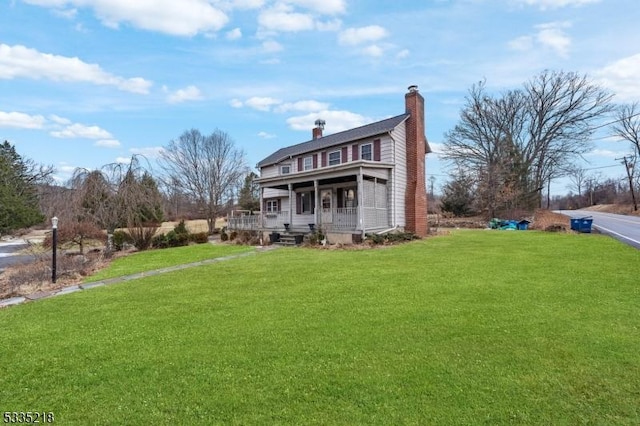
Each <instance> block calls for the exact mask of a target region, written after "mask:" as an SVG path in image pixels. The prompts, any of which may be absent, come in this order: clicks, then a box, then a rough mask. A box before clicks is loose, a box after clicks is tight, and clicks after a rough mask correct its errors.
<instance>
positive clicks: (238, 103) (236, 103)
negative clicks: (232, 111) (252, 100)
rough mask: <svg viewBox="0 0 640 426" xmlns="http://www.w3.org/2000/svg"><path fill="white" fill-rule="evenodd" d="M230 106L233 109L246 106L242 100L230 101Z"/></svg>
mask: <svg viewBox="0 0 640 426" xmlns="http://www.w3.org/2000/svg"><path fill="white" fill-rule="evenodd" d="M229 105H231V107H233V108H242V107H243V106H244V103H243V102H242V101H241V100H240V99H231V100H230V101H229Z"/></svg>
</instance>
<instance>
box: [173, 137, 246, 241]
mask: <svg viewBox="0 0 640 426" xmlns="http://www.w3.org/2000/svg"><path fill="white" fill-rule="evenodd" d="M161 166H162V168H163V170H164V172H165V176H164V180H165V182H171V183H172V184H173V185H177V186H179V187H180V189H181V190H182V192H184V193H186V194H188V195H189V196H190V197H191V198H193V199H194V200H195V201H196V202H197V203H198V205H199V207H200V208H201V209H202V211H203V212H204V214H205V217H206V219H207V224H208V228H209V233H213V231H214V228H215V223H216V218H218V217H219V216H220V214H221V212H222V211H223V208H224V204H225V201H226V200H227V198H228V196H229V194H230V193H232V192H233V190H234V189H235V188H237V187H238V185H240V184H241V183H242V179H243V178H244V176H245V175H246V173H247V165H246V162H245V157H244V152H243V151H242V150H240V149H237V148H236V147H235V144H234V142H233V140H232V139H231V137H230V136H229V135H228V134H227V133H225V132H223V131H220V130H216V131H214V132H213V133H211V134H210V135H208V136H205V135H203V134H201V133H200V131H198V130H196V129H191V130H188V131H185V132H184V133H183V134H182V135H181V136H180V137H179V138H178V139H177V140H172V141H171V142H170V143H169V145H167V146H166V147H165V149H164V151H163V152H162V154H161Z"/></svg>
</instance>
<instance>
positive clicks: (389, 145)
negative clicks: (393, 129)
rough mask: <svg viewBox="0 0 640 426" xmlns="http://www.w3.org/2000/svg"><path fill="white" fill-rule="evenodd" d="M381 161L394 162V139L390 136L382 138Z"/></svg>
mask: <svg viewBox="0 0 640 426" xmlns="http://www.w3.org/2000/svg"><path fill="white" fill-rule="evenodd" d="M380 161H382V162H384V163H393V139H391V138H390V137H389V136H385V137H383V138H381V139H380Z"/></svg>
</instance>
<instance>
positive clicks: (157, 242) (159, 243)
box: [151, 233, 169, 249]
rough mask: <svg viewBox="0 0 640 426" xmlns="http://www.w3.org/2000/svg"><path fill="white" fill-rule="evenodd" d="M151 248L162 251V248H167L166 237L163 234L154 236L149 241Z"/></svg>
mask: <svg viewBox="0 0 640 426" xmlns="http://www.w3.org/2000/svg"><path fill="white" fill-rule="evenodd" d="M151 247H153V248H157V249H163V248H167V247H169V244H168V243H167V236H166V235H164V233H163V234H159V235H156V236H154V237H153V238H152V239H151Z"/></svg>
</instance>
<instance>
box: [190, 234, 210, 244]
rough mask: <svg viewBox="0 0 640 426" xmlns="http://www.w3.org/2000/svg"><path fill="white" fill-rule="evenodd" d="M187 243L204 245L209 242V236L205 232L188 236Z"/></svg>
mask: <svg viewBox="0 0 640 426" xmlns="http://www.w3.org/2000/svg"><path fill="white" fill-rule="evenodd" d="M189 241H191V242H192V243H196V244H205V243H208V242H209V235H208V234H207V233H206V232H196V233H194V234H189Z"/></svg>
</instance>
